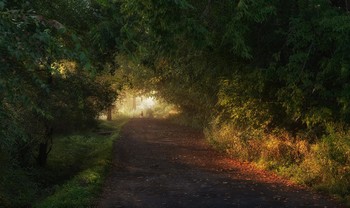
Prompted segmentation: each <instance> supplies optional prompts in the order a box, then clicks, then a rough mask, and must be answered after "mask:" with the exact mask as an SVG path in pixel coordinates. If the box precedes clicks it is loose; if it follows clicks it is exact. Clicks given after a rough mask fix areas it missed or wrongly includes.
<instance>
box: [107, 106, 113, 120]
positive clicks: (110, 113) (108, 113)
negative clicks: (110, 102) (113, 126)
mask: <svg viewBox="0 0 350 208" xmlns="http://www.w3.org/2000/svg"><path fill="white" fill-rule="evenodd" d="M111 120H112V106H111V107H109V108H108V110H107V121H111Z"/></svg>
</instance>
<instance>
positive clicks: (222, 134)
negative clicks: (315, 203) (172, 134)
mask: <svg viewBox="0 0 350 208" xmlns="http://www.w3.org/2000/svg"><path fill="white" fill-rule="evenodd" d="M205 134H206V137H207V138H208V140H209V141H210V142H211V143H212V144H213V146H215V147H217V149H219V150H221V151H225V152H226V153H227V154H229V155H231V156H232V157H234V158H239V159H241V160H244V161H250V162H253V163H255V164H256V165H257V166H258V167H260V168H264V169H268V170H273V171H275V172H277V173H278V174H280V175H282V176H284V177H287V178H290V179H291V180H293V181H295V182H297V183H299V184H304V185H307V186H310V187H312V188H314V189H316V190H319V191H322V192H325V193H328V194H330V195H334V196H336V197H338V198H339V199H341V200H342V201H343V202H345V203H346V204H347V205H348V206H350V140H349V138H350V131H343V130H336V131H333V132H329V134H327V135H324V136H323V137H322V138H319V139H318V140H316V141H313V142H310V141H309V140H308V138H307V136H303V135H297V136H292V135H290V134H288V133H287V132H284V131H276V132H270V133H268V134H267V133H265V132H263V131H259V130H250V131H242V129H239V128H236V127H235V126H234V125H232V124H221V125H213V126H212V127H211V128H208V129H206V130H205Z"/></svg>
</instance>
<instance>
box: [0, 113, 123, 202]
mask: <svg viewBox="0 0 350 208" xmlns="http://www.w3.org/2000/svg"><path fill="white" fill-rule="evenodd" d="M127 120H128V119H127V118H120V119H116V120H114V121H109V122H107V121H103V122H101V123H100V125H99V128H98V129H96V130H93V131H91V132H83V133H75V134H70V135H66V136H58V137H55V138H54V145H53V148H52V151H51V152H50V154H49V158H48V163H47V167H45V168H37V167H28V168H21V167H19V166H16V165H14V164H12V163H11V162H9V161H11V160H9V159H8V158H5V157H3V156H2V155H0V160H1V161H0V165H1V166H0V207H6V208H7V207H10V208H11V207H37V208H49V207H52V208H54V207H60V208H64V207H75V208H79V207H84V208H85V207H91V206H92V205H93V202H94V201H95V197H96V196H98V194H99V193H100V191H101V187H102V185H103V181H104V179H105V176H106V174H107V171H108V168H109V167H110V164H111V159H112V148H113V142H114V141H115V139H117V138H118V137H119V132H120V129H121V127H122V126H123V125H124V124H125V123H126V122H127Z"/></svg>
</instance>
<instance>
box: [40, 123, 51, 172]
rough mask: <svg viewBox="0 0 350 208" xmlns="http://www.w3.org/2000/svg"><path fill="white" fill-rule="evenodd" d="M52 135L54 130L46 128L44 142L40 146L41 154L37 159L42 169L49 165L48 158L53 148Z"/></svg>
mask: <svg viewBox="0 0 350 208" xmlns="http://www.w3.org/2000/svg"><path fill="white" fill-rule="evenodd" d="M52 134H53V128H52V127H46V130H45V138H44V140H45V141H44V142H42V143H40V144H39V152H38V157H37V163H38V165H39V166H40V167H45V166H46V163H47V157H48V155H49V153H50V151H51V148H52Z"/></svg>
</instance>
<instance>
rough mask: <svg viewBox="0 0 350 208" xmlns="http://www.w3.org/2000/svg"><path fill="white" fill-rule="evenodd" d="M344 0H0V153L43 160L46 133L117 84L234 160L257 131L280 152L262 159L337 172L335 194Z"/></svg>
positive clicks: (248, 156)
mask: <svg viewBox="0 0 350 208" xmlns="http://www.w3.org/2000/svg"><path fill="white" fill-rule="evenodd" d="M349 9H350V1H349V0H297V1H282V0H260V1H253V0H207V1H203V0H142V1H140V0H33V1H30V2H29V1H25V0H0V98H1V104H0V126H1V131H0V164H7V165H10V166H18V167H37V166H45V164H46V160H47V157H48V155H49V152H50V149H51V145H52V138H53V135H55V134H62V133H69V132H73V131H77V130H84V129H87V128H90V127H92V126H94V125H95V124H96V118H97V116H98V115H99V113H100V112H101V111H103V110H105V109H107V108H108V107H109V106H110V105H111V104H112V103H113V102H114V101H115V99H116V97H117V94H118V92H119V91H120V90H122V89H123V87H124V86H128V87H129V88H135V89H142V90H145V91H155V92H156V93H157V94H156V95H157V96H159V97H161V98H163V99H165V100H166V101H167V102H169V103H172V104H174V105H176V106H177V107H178V108H179V109H180V110H181V112H182V116H184V117H186V119H187V121H188V122H189V123H191V124H192V125H195V126H197V127H200V128H202V129H204V130H205V132H206V135H207V137H208V138H209V140H211V141H212V142H213V143H214V144H217V143H221V146H223V148H226V149H229V148H231V150H230V152H231V153H232V154H233V155H234V156H238V157H240V158H242V159H243V160H250V161H254V160H261V158H263V159H265V160H269V158H270V157H273V156H274V155H271V154H272V153H264V152H263V150H262V149H259V148H258V147H259V146H261V145H262V146H264V145H265V146H266V145H269V144H266V143H264V142H266V141H267V140H266V138H269V139H268V141H274V143H273V144H278V145H277V146H276V145H275V146H276V147H275V149H274V150H276V151H278V152H279V153H278V155H279V156H280V153H281V154H282V153H283V154H287V155H288V156H280V157H279V159H278V160H277V161H273V162H272V163H269V164H270V166H276V164H277V165H280V164H283V165H285V166H286V167H291V166H293V165H294V166H293V167H294V168H295V164H296V165H298V166H299V167H300V168H299V169H300V171H306V172H307V174H308V176H307V177H305V178H306V179H305V180H304V183H314V182H315V181H321V182H322V181H326V178H327V177H328V178H341V179H339V180H338V179H337V180H333V182H329V183H333V184H329V186H334V187H335V186H339V185H340V184H342V186H341V187H342V188H341V191H340V192H341V194H343V195H347V194H349V193H350V187H349V184H350V175H349V174H348V171H347V170H350V154H349V149H350V134H349V133H348V129H349V122H350V15H349ZM220 132H221V133H220ZM223 132H224V133H223ZM220 137H222V138H221V140H220V141H221V142H220V141H219V139H218V138H220ZM224 137H225V138H226V137H227V138H226V139H225V138H224ZM301 144H304V147H305V148H304V149H303V148H301V147H300V148H299V146H300V145H301ZM298 145H299V146H298ZM219 146H220V145H219ZM270 146H271V145H270ZM270 146H269V147H270ZM272 146H273V145H272ZM297 146H298V148H299V149H298V148H297ZM301 146H302V145H301ZM272 152H273V151H272ZM317 155H321V157H322V158H324V160H327V161H326V162H325V161H323V162H322V161H321V160H322V158H318V159H314V160H315V161H313V159H312V157H313V156H314V157H316V156H317ZM316 160H317V161H316ZM310 164H314V165H315V166H317V168H318V169H317V171H318V172H317V171H316V170H315V171H314V172H313V171H312V170H308V168H310ZM327 164H328V166H327ZM344 170H345V171H344ZM320 172H322V174H321V173H320ZM0 198H1V196H0Z"/></svg>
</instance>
